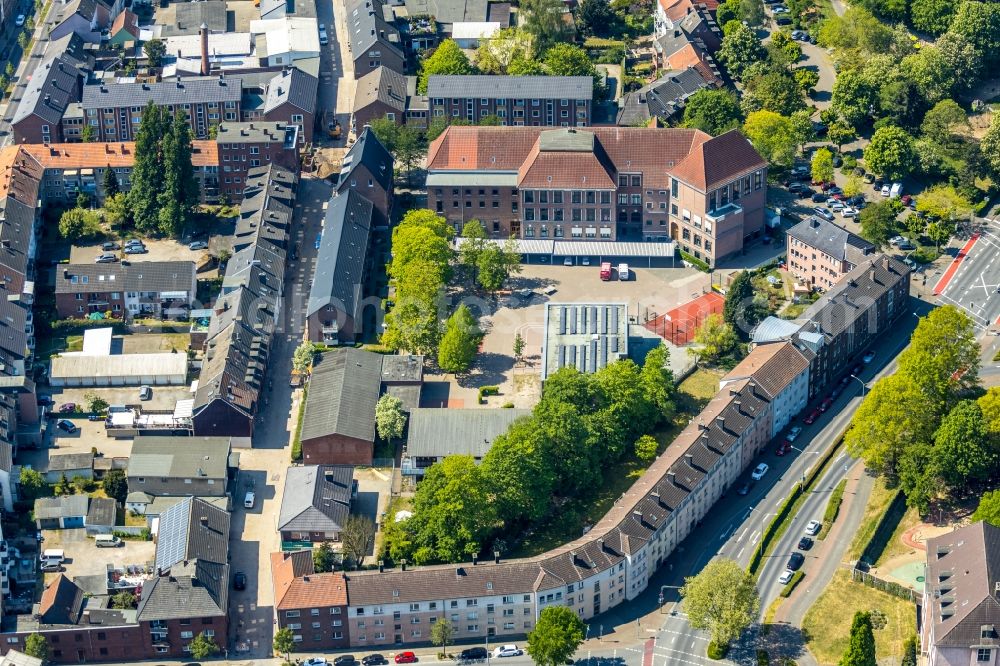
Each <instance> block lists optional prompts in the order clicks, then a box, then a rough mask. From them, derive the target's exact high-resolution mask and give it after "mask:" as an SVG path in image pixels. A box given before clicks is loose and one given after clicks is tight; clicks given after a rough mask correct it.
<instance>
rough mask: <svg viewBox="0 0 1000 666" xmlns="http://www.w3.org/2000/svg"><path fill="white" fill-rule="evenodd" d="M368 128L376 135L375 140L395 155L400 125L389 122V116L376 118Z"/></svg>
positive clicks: (392, 121) (393, 121)
mask: <svg viewBox="0 0 1000 666" xmlns="http://www.w3.org/2000/svg"><path fill="white" fill-rule="evenodd" d="M368 126H369V127H370V128H371V131H372V133H373V134H374V135H375V138H377V139H378V141H379V143H381V144H382V146H383V147H384V148H385V149H386V150H387V151H389V152H390V153H392V154H393V155H395V154H396V140H397V138H398V137H399V125H397V124H396V121H395V120H389V118H388V117H387V116H382V117H381V118H375V119H374V120H372V121H371V122H370V123H369V124H368ZM442 131H443V128H442ZM435 138H436V137H435Z"/></svg>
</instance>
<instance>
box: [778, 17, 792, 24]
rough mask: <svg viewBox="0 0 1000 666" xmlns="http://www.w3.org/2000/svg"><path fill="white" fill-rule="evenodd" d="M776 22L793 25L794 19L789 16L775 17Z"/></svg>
mask: <svg viewBox="0 0 1000 666" xmlns="http://www.w3.org/2000/svg"><path fill="white" fill-rule="evenodd" d="M774 22H775V23H776V24H778V25H791V24H792V19H790V18H788V17H787V16H779V17H778V18H776V19H774Z"/></svg>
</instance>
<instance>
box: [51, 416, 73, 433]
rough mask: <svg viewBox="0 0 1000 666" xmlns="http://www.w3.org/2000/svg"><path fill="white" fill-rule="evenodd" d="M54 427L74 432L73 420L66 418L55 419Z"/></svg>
mask: <svg viewBox="0 0 1000 666" xmlns="http://www.w3.org/2000/svg"><path fill="white" fill-rule="evenodd" d="M56 427H57V428H59V429H60V430H62V431H63V432H68V433H70V434H72V433H74V432H76V426H75V425H73V422H72V421H70V420H68V419H59V420H58V421H56Z"/></svg>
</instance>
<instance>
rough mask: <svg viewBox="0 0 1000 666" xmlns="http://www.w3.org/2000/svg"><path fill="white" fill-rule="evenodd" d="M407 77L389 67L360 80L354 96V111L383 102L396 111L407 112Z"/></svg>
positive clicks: (381, 68) (369, 73) (374, 71)
mask: <svg viewBox="0 0 1000 666" xmlns="http://www.w3.org/2000/svg"><path fill="white" fill-rule="evenodd" d="M406 96H407V81H406V76H404V75H403V74H400V73H399V72H397V71H396V70H394V69H390V68H388V67H377V68H376V69H374V70H372V71H370V72H368V73H367V74H365V75H364V76H362V77H361V78H360V79H358V82H357V87H356V88H355V94H354V111H355V112H357V111H360V110H361V109H364V108H367V107H368V106H371V105H372V104H374V103H375V102H381V103H382V104H385V105H386V106H388V107H390V108H393V109H396V111H398V112H399V113H402V112H403V111H405V110H406Z"/></svg>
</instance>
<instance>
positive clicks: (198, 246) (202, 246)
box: [188, 241, 208, 250]
mask: <svg viewBox="0 0 1000 666" xmlns="http://www.w3.org/2000/svg"><path fill="white" fill-rule="evenodd" d="M188 248H189V249H191V250H207V249H208V243H206V242H205V241H195V242H193V243H191V244H190V245H188Z"/></svg>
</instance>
